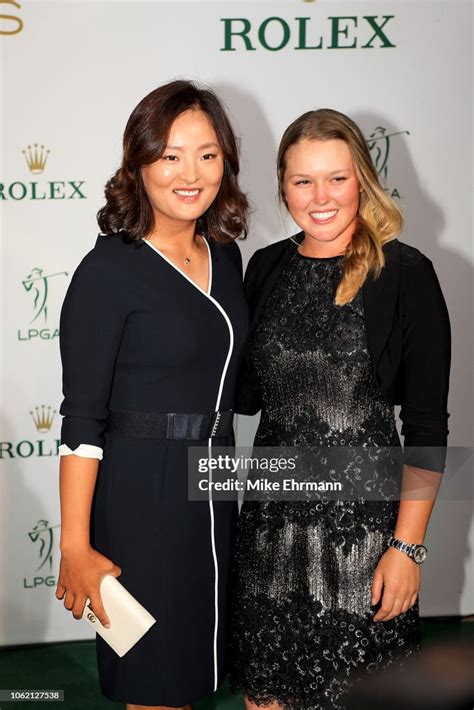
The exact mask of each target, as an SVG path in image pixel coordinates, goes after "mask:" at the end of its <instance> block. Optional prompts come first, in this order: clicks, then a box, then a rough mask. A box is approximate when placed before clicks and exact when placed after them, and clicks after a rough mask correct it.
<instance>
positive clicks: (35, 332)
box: [18, 267, 68, 340]
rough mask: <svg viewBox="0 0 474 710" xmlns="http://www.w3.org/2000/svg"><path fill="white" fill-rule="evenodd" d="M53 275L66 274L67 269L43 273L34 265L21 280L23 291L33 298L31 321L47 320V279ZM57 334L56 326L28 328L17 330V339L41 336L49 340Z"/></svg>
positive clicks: (43, 321)
mask: <svg viewBox="0 0 474 710" xmlns="http://www.w3.org/2000/svg"><path fill="white" fill-rule="evenodd" d="M55 276H68V272H67V271H58V272H56V273H55V274H45V273H44V271H43V269H40V268H38V267H35V268H34V269H32V270H31V271H30V273H29V274H28V276H27V277H26V278H25V279H24V280H23V281H22V282H21V283H22V286H23V288H24V289H25V291H26V292H27V293H29V294H31V296H32V300H33V304H32V307H33V318H32V319H31V321H30V322H31V323H35V321H37V322H38V323H39V322H41V323H44V324H46V322H47V320H48V297H49V281H50V279H52V278H54V277H55ZM58 335H59V330H58V329H57V328H56V329H54V330H51V329H50V328H41V329H38V328H29V329H28V330H25V331H23V332H22V331H20V330H19V331H18V340H31V339H32V338H38V337H39V338H41V339H42V340H51V339H52V338H55V337H57V336H58Z"/></svg>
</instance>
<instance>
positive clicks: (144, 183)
mask: <svg viewBox="0 0 474 710" xmlns="http://www.w3.org/2000/svg"><path fill="white" fill-rule="evenodd" d="M238 172H239V161H238V155H237V148H236V141H235V137H234V134H233V131H232V128H231V126H230V123H229V121H228V119H227V116H226V114H225V112H224V110H223V108H222V106H221V104H220V102H219V100H218V99H217V97H216V96H215V95H214V94H213V93H212V92H211V91H208V90H202V89H199V88H198V87H196V86H195V85H194V84H192V83H191V82H187V81H176V82H172V83H170V84H167V85H165V86H163V87H161V88H159V89H156V90H155V91H153V92H152V93H151V94H149V95H148V96H146V97H145V98H144V99H143V100H142V101H141V102H140V103H139V104H138V106H137V107H136V108H135V110H134V111H133V113H132V115H131V116H130V119H129V121H128V124H127V127H126V129H125V134H124V155H123V161H122V164H121V167H120V168H119V170H118V171H117V172H116V174H115V175H114V176H113V177H112V178H111V179H110V181H109V182H108V184H107V186H106V205H105V207H104V208H103V209H102V210H101V211H100V212H99V215H98V218H99V225H100V228H101V230H102V232H103V233H104V234H103V235H101V236H99V238H98V240H97V243H96V245H95V247H94V249H93V250H92V251H91V252H89V253H88V254H87V255H86V257H85V258H84V259H83V261H82V262H81V264H80V265H79V267H78V269H77V270H76V272H75V274H74V277H73V279H72V282H71V285H70V287H69V289H68V292H67V295H66V299H65V302H64V306H63V310H62V314H61V357H62V362H63V391H64V400H63V403H62V406H61V413H62V414H63V415H64V420H63V426H62V434H61V438H62V444H61V448H60V453H61V473H60V487H61V516H62V533H61V567H60V574H59V581H58V586H57V590H56V596H57V597H58V598H59V599H62V598H63V597H64V606H65V607H66V608H67V609H69V610H71V611H72V613H73V615H74V617H75V618H77V619H79V618H80V617H81V615H82V612H83V608H84V603H85V599H86V597H88V598H90V599H91V604H92V608H93V610H94V612H95V614H96V615H97V617H98V618H99V620H100V621H101V622H102V623H107V621H108V619H107V615H106V613H105V610H104V608H103V606H102V602H101V598H100V593H99V584H100V581H101V579H102V578H103V576H104V575H105V574H107V573H109V574H112V575H114V576H116V577H119V580H120V582H121V583H122V584H123V585H124V586H125V588H126V589H127V590H128V591H129V592H130V593H131V594H132V595H133V596H134V597H135V598H136V599H137V600H138V601H139V602H140V603H141V604H142V605H143V606H144V607H145V608H146V609H147V610H148V611H149V612H150V613H151V614H152V615H153V616H154V617H155V619H156V620H157V622H156V624H154V625H153V626H152V627H151V629H150V630H149V631H148V632H147V633H146V634H145V636H144V637H143V638H142V639H140V641H138V643H137V644H136V645H135V646H133V647H132V648H131V649H130V651H128V653H127V654H125V656H123V657H121V658H120V657H119V656H118V655H117V654H116V653H115V652H114V651H113V650H112V649H111V648H110V647H109V646H108V644H107V643H106V642H105V641H104V640H103V639H102V638H101V637H100V636H97V639H96V640H97V658H98V667H99V677H100V684H101V689H102V692H103V694H104V695H105V696H106V697H107V698H109V699H110V700H113V701H119V702H125V703H127V708H128V709H129V710H131V708H134V709H135V710H136V708H139V707H141V706H142V705H143V706H146V707H150V706H154V707H180V708H183V707H188V706H189V705H190V703H192V702H193V701H195V700H197V699H199V698H201V697H203V696H205V695H207V694H209V693H211V692H212V691H214V690H215V689H216V688H217V687H218V685H219V683H220V682H221V681H222V679H223V676H224V673H225V667H224V647H225V637H224V636H225V626H226V615H227V609H226V597H227V578H228V567H229V556H230V548H231V545H232V538H233V531H234V523H235V519H236V507H235V504H234V503H232V502H215V501H213V500H212V498H211V497H210V498H209V500H208V501H200V502H191V501H189V500H188V474H187V470H188V448H189V446H192V445H198V446H205V447H211V446H214V445H218V446H225V445H228V444H231V443H232V441H233V438H232V437H233V434H232V411H231V410H232V407H233V398H234V385H235V379H236V372H237V369H238V364H239V359H240V354H241V350H242V346H243V343H244V340H245V337H246V330H247V317H248V316H247V306H246V302H245V298H244V295H243V289H242V267H241V258H240V252H239V249H238V247H237V244H236V243H235V241H234V240H235V238H236V237H238V236H240V235H242V234H243V235H245V233H246V215H247V200H246V198H245V196H244V194H243V193H242V192H241V191H240V189H239V186H238V183H237V177H238Z"/></svg>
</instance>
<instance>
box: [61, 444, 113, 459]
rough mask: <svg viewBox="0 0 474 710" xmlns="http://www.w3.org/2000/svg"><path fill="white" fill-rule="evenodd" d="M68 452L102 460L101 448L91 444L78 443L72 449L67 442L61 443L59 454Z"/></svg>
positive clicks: (63, 454) (66, 454)
mask: <svg viewBox="0 0 474 710" xmlns="http://www.w3.org/2000/svg"><path fill="white" fill-rule="evenodd" d="M70 454H74V455H75V456H82V457H83V458H85V459H99V461H102V456H103V449H101V448H100V446H92V444H80V445H79V446H78V447H77V448H76V449H74V451H73V450H72V449H70V448H69V446H67V444H61V446H60V447H59V455H60V456H69V455H70Z"/></svg>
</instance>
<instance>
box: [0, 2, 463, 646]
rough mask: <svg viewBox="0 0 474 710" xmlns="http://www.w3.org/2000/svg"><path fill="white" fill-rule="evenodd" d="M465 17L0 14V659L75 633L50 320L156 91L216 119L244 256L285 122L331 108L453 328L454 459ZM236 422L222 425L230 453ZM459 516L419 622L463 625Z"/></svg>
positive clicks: (434, 562)
mask: <svg viewBox="0 0 474 710" xmlns="http://www.w3.org/2000/svg"><path fill="white" fill-rule="evenodd" d="M471 14H472V6H471V3H470V2H467V1H466V2H464V1H462V0H438V1H431V0H424V1H420V0H409V1H406V2H400V0H398V1H397V2H393V1H390V2H386V1H385V0H370V1H368V0H346V1H343V0H318V2H303V1H302V0H293V1H292V2H278V0H272V1H271V2H266V1H265V0H261V1H260V2H255V1H254V2H219V1H215V2H201V1H200V0H199V1H196V2H177V1H176V0H172V1H171V2H160V1H159V0H148V2H137V1H136V0H133V2H132V1H128V2H117V1H115V0H109V1H108V2H107V1H102V2H96V1H94V0H89V1H86V0H83V1H79V0H77V1H70V2H68V1H67V0H58V1H57V2H43V1H42V0H18V1H14V0H0V50H1V74H0V78H1V101H2V114H1V141H2V143H1V164H0V183H1V187H0V209H1V227H2V250H1V274H2V283H1V291H0V298H1V303H2V316H3V317H2V347H1V351H0V354H1V363H0V367H1V395H2V405H3V406H2V427H1V433H0V439H1V444H0V446H1V449H0V457H1V458H0V536H1V545H0V644H2V645H8V644H17V643H26V642H36V641H53V640H61V639H74V638H85V637H89V636H91V632H89V628H88V627H87V626H86V624H85V623H84V622H76V621H74V620H73V619H72V617H71V615H70V614H69V613H67V612H66V611H65V610H64V608H63V606H62V603H60V602H58V601H57V600H56V599H55V597H54V589H55V585H56V579H57V574H58V564H59V551H58V543H59V521H60V517H59V497H58V485H57V484H58V471H57V469H58V459H57V440H58V436H59V429H60V417H59V414H58V413H57V410H58V408H59V404H60V402H61V382H60V360H59V349H58V331H57V329H58V327H59V324H58V321H59V312H60V306H61V302H62V299H63V297H64V293H65V290H66V288H67V286H68V283H69V280H70V278H71V274H72V273H73V271H74V269H75V267H76V266H77V264H78V262H79V261H80V259H81V258H82V256H83V255H84V254H85V253H86V252H87V251H88V250H89V249H91V248H92V246H93V244H94V242H95V238H96V235H97V232H98V228H97V225H96V222H95V213H96V211H97V209H98V208H99V207H100V206H101V205H102V202H103V185H104V183H105V181H106V180H107V179H108V177H109V176H110V175H111V173H112V172H113V171H114V170H115V168H116V167H117V165H118V162H119V159H120V150H121V136H122V132H123V129H124V126H125V122H126V120H127V118H128V116H129V114H130V112H131V110H132V109H133V107H134V106H135V105H136V104H137V102H138V101H139V100H140V99H141V98H142V97H143V96H144V95H145V94H147V93H148V92H149V91H151V90H152V89H154V88H155V87H156V86H158V85H159V84H161V83H164V82H166V81H169V80H171V79H173V78H178V77H185V78H191V79H196V80H199V81H203V82H207V83H209V84H210V85H211V86H213V87H214V88H215V89H216V91H217V92H218V94H219V95H220V96H221V97H222V98H223V99H224V101H225V103H226V105H227V107H228V109H229V111H230V114H231V116H232V119H233V122H234V125H235V128H236V130H237V132H238V134H239V136H240V137H241V142H242V162H243V169H242V184H243V186H244V188H245V190H246V191H247V192H248V194H249V196H250V197H251V199H252V202H253V205H254V213H253V218H252V228H251V232H250V236H249V238H248V240H247V242H245V243H242V244H241V248H242V252H243V255H244V259H245V260H247V259H248V257H249V256H250V255H251V253H252V252H253V251H254V250H255V249H257V248H258V247H260V246H263V245H265V244H267V243H270V242H272V241H274V240H278V239H281V238H282V237H283V236H285V231H284V229H283V228H282V226H281V224H280V222H279V219H278V213H277V209H276V200H275V192H276V191H275V185H276V183H275V177H274V172H275V171H274V163H275V154H276V148H277V145H278V141H279V138H280V136H281V134H282V131H283V130H284V128H285V127H286V126H287V125H288V124H289V123H290V122H291V121H292V120H293V119H294V118H296V117H297V116H298V115H299V114H301V113H303V112H304V111H307V110H309V109H312V108H318V107H332V108H336V109H338V110H341V111H343V112H345V113H348V114H349V115H350V116H351V117H352V118H354V119H355V120H356V122H358V123H359V124H360V126H361V127H362V129H363V131H364V132H365V135H366V137H367V138H368V139H369V138H370V137H372V139H374V138H377V140H376V141H372V142H373V156H374V160H375V161H376V164H377V167H378V169H379V170H380V172H381V174H382V175H383V176H384V178H385V179H386V185H387V189H388V190H389V191H390V193H391V194H393V195H394V196H395V197H396V199H398V200H400V203H401V206H402V208H403V210H404V212H405V215H406V221H407V226H406V229H405V232H404V235H403V236H402V239H403V240H404V241H406V242H409V243H410V244H413V245H414V246H416V247H418V248H420V249H421V250H422V251H423V252H425V253H426V254H427V255H428V256H429V257H430V258H431V259H432V260H433V262H434V264H435V267H436V270H437V272H438V274H439V278H440V281H441V284H442V287H443V290H444V293H445V296H446V299H447V302H448V307H449V309H450V313H451V318H452V325H453V341H454V351H453V366H452V384H451V396H450V411H451V418H450V430H451V444H455V445H459V446H471V445H472V439H473V437H472V421H473V412H472V402H473V396H472V394H473V393H472V310H471V306H472V269H473V253H472V241H471V239H472V237H471V201H472V194H471V190H472V186H471V181H470V177H471V169H470V165H469V156H470V154H471V151H470V149H471V141H472V136H471V129H472V125H471V113H470V111H471V109H470V106H471V102H470V98H471V97H470V87H471V80H472V79H471V57H470V44H471V35H470V32H471ZM297 18H300V19H297ZM303 18H306V19H303ZM377 28H381V29H377ZM376 30H377V31H376ZM226 32H227V35H226ZM242 32H244V34H238V33H242ZM272 48H273V49H272ZM35 145H36V147H35ZM28 146H29V147H28ZM287 229H288V230H291V225H290V224H289V223H288V227H287ZM254 427H255V422H253V421H248V420H247V418H240V421H239V427H238V429H239V441H240V442H241V443H243V442H244V441H247V440H248V438H249V436H250V432H251V430H252V429H253V428H254ZM469 474H470V466H468V467H467V468H466V475H469ZM447 485H448V486H449V482H448V484H447ZM448 490H449V488H448ZM471 507H472V502H471V500H464V501H459V500H457V501H442V502H440V503H439V504H438V505H437V508H436V510H435V513H434V515H433V519H432V523H431V526H430V530H429V534H428V538H427V545H428V547H429V548H430V549H429V551H430V559H429V561H428V562H427V563H426V564H425V565H424V569H423V580H424V581H423V590H422V600H421V601H422V604H421V608H422V613H423V614H425V615H434V614H468V613H472V612H474V601H473V590H474V580H473V575H472V562H471V548H472V544H473V541H474V535H473V533H472V530H471V532H470V515H471ZM131 534H133V531H131Z"/></svg>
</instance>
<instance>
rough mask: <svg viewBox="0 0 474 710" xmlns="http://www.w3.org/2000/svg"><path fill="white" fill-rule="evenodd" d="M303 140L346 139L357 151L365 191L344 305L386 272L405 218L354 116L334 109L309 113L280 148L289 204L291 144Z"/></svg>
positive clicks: (347, 265) (342, 293)
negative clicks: (388, 249) (390, 245)
mask: <svg viewBox="0 0 474 710" xmlns="http://www.w3.org/2000/svg"><path fill="white" fill-rule="evenodd" d="M303 140H308V141H329V140H341V141H344V143H345V144H346V145H347V147H348V148H349V150H350V152H351V156H352V162H353V164H354V170H355V173H356V175H357V179H358V180H359V183H360V186H361V188H362V192H361V197H360V203H359V210H358V215H357V228H356V231H355V234H354V236H353V237H352V240H351V243H350V245H349V247H348V249H347V252H346V256H345V259H344V273H343V277H342V279H341V282H340V283H339V286H338V289H337V292H336V300H335V302H336V304H337V305H339V306H341V305H344V303H347V302H348V301H351V300H352V299H353V298H354V296H355V295H356V294H357V292H358V291H359V289H360V288H361V286H362V284H363V283H364V281H365V279H366V278H367V276H368V274H369V273H372V274H373V275H374V276H375V277H377V276H378V275H379V274H380V272H381V270H382V268H383V267H384V265H385V258H384V254H383V250H382V247H383V245H384V244H385V243H386V242H389V241H390V240H392V239H394V238H395V237H396V236H397V235H398V234H399V233H400V231H401V229H402V227H403V216H402V213H401V211H400V208H399V207H398V205H397V204H396V202H395V201H394V200H393V199H392V198H391V197H390V196H389V195H387V193H386V192H385V191H384V188H383V185H381V183H380V180H379V177H378V175H377V171H376V169H375V167H374V165H373V163H372V158H371V157H370V151H369V148H368V146H367V142H366V140H365V138H364V135H363V133H362V131H361V130H360V128H359V126H358V125H357V124H356V123H355V122H354V121H353V120H352V119H351V118H349V116H346V115H345V114H343V113H340V112H339V111H335V110H334V109H330V108H321V109H319V110H317V111H308V112H307V113H304V114H303V115H302V116H300V117H299V118H297V119H296V121H294V122H293V123H292V124H291V125H290V126H288V128H287V129H286V131H285V132H284V134H283V137H282V139H281V143H280V147H279V149H278V158H277V172H278V193H279V197H280V199H281V200H282V201H283V202H284V203H285V205H287V203H286V198H285V191H284V186H283V181H284V177H285V170H286V157H287V154H288V150H289V149H290V148H291V146H293V145H296V143H299V142H300V141H303ZM287 206H288V205H287Z"/></svg>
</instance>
